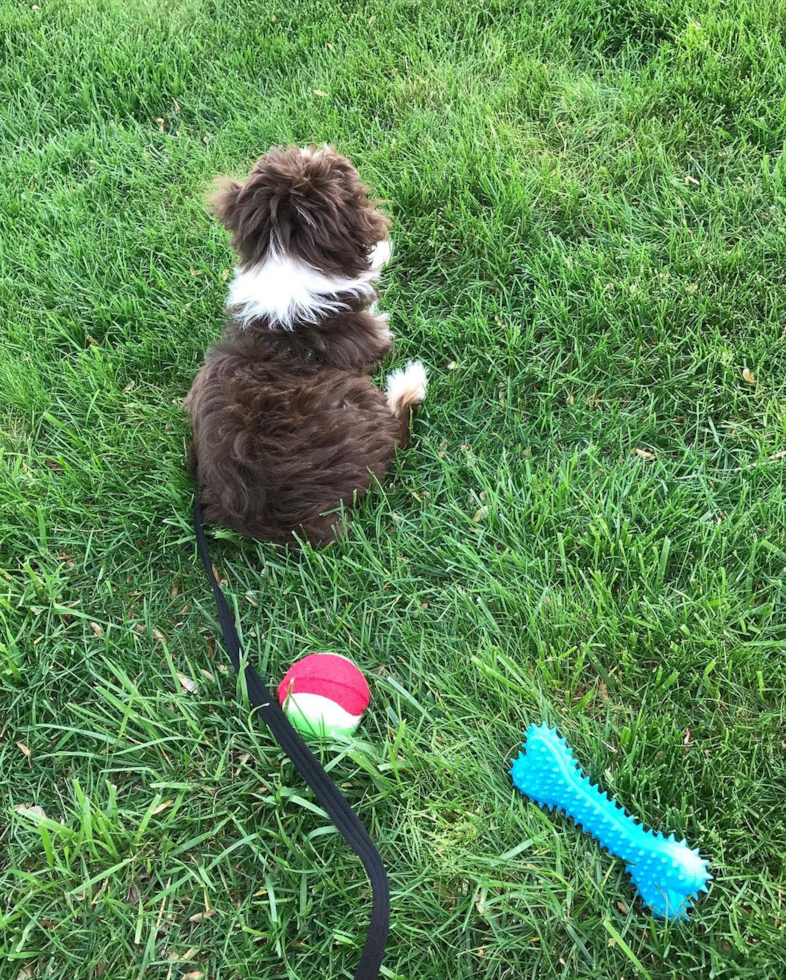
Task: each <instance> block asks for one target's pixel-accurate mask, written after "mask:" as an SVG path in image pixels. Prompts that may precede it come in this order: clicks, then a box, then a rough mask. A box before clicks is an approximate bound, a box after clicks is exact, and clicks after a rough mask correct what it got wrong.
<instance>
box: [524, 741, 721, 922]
mask: <svg viewBox="0 0 786 980" xmlns="http://www.w3.org/2000/svg"><path fill="white" fill-rule="evenodd" d="M510 775H511V776H512V777H513V783H514V785H515V786H516V788H517V789H519V790H520V791H521V792H522V793H524V794H525V795H526V796H529V797H530V799H532V800H534V801H535V802H536V803H538V804H539V805H540V806H543V807H556V808H557V809H558V810H564V811H565V814H566V816H568V817H572V818H573V820H574V821H575V822H576V824H577V825H578V826H579V827H581V828H582V830H585V831H586V832H587V833H589V834H591V835H592V836H593V837H594V838H595V839H596V840H597V841H599V842H600V843H601V845H602V846H603V847H605V848H606V850H607V851H609V852H610V853H611V854H613V855H615V856H616V857H620V858H622V860H623V861H624V862H625V866H626V870H627V872H628V874H629V875H630V876H631V878H632V880H633V884H634V885H635V886H636V888H637V889H638V892H639V894H640V895H641V897H642V899H643V900H644V903H645V905H648V906H649V908H650V909H652V912H653V914H654V915H656V916H657V917H658V918H666V917H668V918H673V919H680V918H687V911H688V908H689V906H690V900H691V899H692V898H694V897H695V896H696V895H698V893H699V892H700V891H707V882H708V881H709V880H710V879H711V878H712V875H711V874H709V872H708V871H707V862H706V861H705V860H704V859H703V858H701V857H700V856H699V852H698V850H691V848H689V847H688V845H687V844H686V843H685V841H684V840H681V841H677V840H675V839H674V834H672V835H671V837H669V838H666V837H664V836H663V834H660V833H656V832H654V831H652V830H648V829H647V828H645V827H642V826H641V825H640V824H638V823H636V822H635V820H634V819H633V817H631V816H630V815H629V814H627V813H626V812H625V810H624V809H623V808H622V807H621V806H620V805H619V803H617V802H616V801H614V800H612V799H610V798H609V796H608V795H607V794H605V793H601V791H600V790H599V789H598V788H597V786H593V785H592V783H591V782H590V780H589V778H588V777H587V776H585V775H584V774H583V773H582V771H581V768H580V767H579V764H578V762H577V761H576V760H575V758H574V757H573V753H572V752H571V750H570V749H569V748H568V746H567V743H566V742H565V739H564V738H560V737H559V735H557V733H556V731H555V730H554V729H553V728H549V727H548V726H547V725H530V727H529V728H528V729H527V734H526V741H525V743H524V751H523V752H522V753H521V754H520V755H519V756H518V758H517V759H515V760H514V762H513V766H512V768H511V770H510Z"/></svg>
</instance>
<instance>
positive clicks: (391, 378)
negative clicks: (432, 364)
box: [385, 361, 428, 412]
mask: <svg viewBox="0 0 786 980" xmlns="http://www.w3.org/2000/svg"><path fill="white" fill-rule="evenodd" d="M427 388H428V377H427V376H426V369H425V367H424V366H423V365H422V364H421V362H420V361H410V362H409V363H408V364H407V365H406V367H404V368H400V369H399V370H398V371H394V372H393V373H392V374H389V375H388V380H387V384H386V385H385V390H386V391H387V395H388V404H389V405H390V410H391V411H392V412H398V411H399V410H400V409H402V408H404V407H405V406H406V405H419V404H420V403H421V402H422V401H423V400H424V399H425V397H426V389H427Z"/></svg>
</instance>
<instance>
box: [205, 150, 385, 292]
mask: <svg viewBox="0 0 786 980" xmlns="http://www.w3.org/2000/svg"><path fill="white" fill-rule="evenodd" d="M210 203H211V206H212V210H213V213H214V214H215V215H216V216H217V217H218V219H219V220H220V221H221V223H222V224H223V225H224V226H225V227H226V228H227V229H228V230H229V231H231V232H232V244H233V246H234V248H235V250H236V251H237V253H238V255H239V257H240V262H241V264H242V266H243V267H244V268H251V267H252V266H255V265H258V264H260V263H262V262H264V261H265V259H267V258H268V257H269V256H270V255H278V256H286V257H288V258H292V259H297V260H299V261H301V262H304V263H307V264H308V265H310V266H313V267H314V268H315V269H318V270H319V271H320V272H322V273H324V274H326V275H330V276H344V277H347V278H354V277H356V276H358V275H361V274H362V273H363V272H368V271H370V270H376V269H377V268H378V267H379V266H380V265H381V264H383V262H384V259H385V258H386V257H387V255H388V254H389V248H388V243H387V237H388V222H387V219H386V217H385V216H384V215H383V214H382V212H381V211H379V210H378V209H377V202H375V201H373V200H371V199H370V198H369V195H368V190H367V189H366V187H365V186H364V185H363V183H362V182H361V180H360V177H359V176H358V172H357V170H355V168H354V167H353V166H352V164H351V163H350V162H349V160H347V158H346V157H344V156H341V154H340V153H337V152H336V151H335V150H334V149H333V148H332V147H330V146H324V147H322V148H317V147H310V148H308V149H298V148H297V147H293V148H288V149H272V150H270V151H269V152H268V153H266V154H265V156H263V157H261V158H260V159H259V160H258V161H257V163H256V166H255V167H254V169H253V170H252V171H251V174H250V175H249V176H248V177H247V178H246V180H244V181H238V180H226V181H224V183H223V184H222V186H221V187H220V188H219V189H218V190H217V191H216V193H215V194H214V195H213V197H212V198H211V202H210Z"/></svg>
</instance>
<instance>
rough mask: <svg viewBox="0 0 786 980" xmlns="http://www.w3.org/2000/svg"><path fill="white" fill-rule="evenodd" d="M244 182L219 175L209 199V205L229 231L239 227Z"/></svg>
mask: <svg viewBox="0 0 786 980" xmlns="http://www.w3.org/2000/svg"><path fill="white" fill-rule="evenodd" d="M242 190H243V183H242V181H239V180H233V179H232V178H231V177H219V178H218V179H217V180H216V184H215V188H214V190H213V191H212V192H211V193H210V195H209V196H208V199H207V206H208V208H209V209H210V211H211V212H212V213H213V214H214V215H215V216H216V217H217V218H218V220H219V221H220V222H221V224H222V225H223V226H224V227H225V228H227V229H228V230H229V231H235V230H236V229H237V210H238V207H237V205H238V200H239V198H240V192H241V191H242Z"/></svg>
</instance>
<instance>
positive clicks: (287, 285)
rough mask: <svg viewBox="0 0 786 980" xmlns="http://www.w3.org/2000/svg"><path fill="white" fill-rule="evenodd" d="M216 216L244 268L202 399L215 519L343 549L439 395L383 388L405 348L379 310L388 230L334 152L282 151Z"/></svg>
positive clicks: (198, 405)
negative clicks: (381, 368) (383, 368)
mask: <svg viewBox="0 0 786 980" xmlns="http://www.w3.org/2000/svg"><path fill="white" fill-rule="evenodd" d="M212 203H213V209H214V211H215V213H216V215H217V216H218V217H219V218H220V219H221V221H222V222H223V224H224V225H225V226H226V227H227V228H228V229H229V230H230V231H231V232H232V241H233V244H234V247H235V249H236V250H237V252H238V257H239V269H238V275H237V278H236V279H235V281H234V283H233V284H232V287H231V289H230V298H229V308H230V312H231V313H233V314H234V315H233V316H232V318H231V319H230V321H229V322H228V324H227V326H226V328H225V331H224V336H223V338H222V340H221V342H220V343H219V344H218V345H217V346H216V347H214V348H213V349H212V350H210V351H209V352H208V354H207V357H206V359H205V363H204V365H203V367H202V368H201V370H200V372H199V374H198V375H197V377H196V379H195V381H194V384H193V387H192V389H191V391H190V393H189V395H188V397H187V399H186V408H187V410H188V411H189V413H190V415H191V420H192V425H193V430H194V441H193V444H192V447H191V465H192V469H193V471H194V473H195V475H196V478H197V481H198V485H199V494H200V499H201V501H202V503H203V506H204V511H205V516H206V518H207V520H209V521H212V522H215V523H218V524H223V525H226V526H228V527H231V528H233V529H234V530H236V531H238V532H240V533H241V534H245V535H250V536H252V537H255V538H262V539H265V540H269V541H275V542H287V541H294V540H295V538H296V537H305V538H306V539H308V540H310V541H312V542H314V543H318V544H319V543H325V542H328V541H331V540H333V538H334V537H335V536H336V533H337V531H338V529H339V526H340V525H339V520H340V518H339V514H337V513H335V511H336V510H337V509H339V508H340V507H341V506H342V505H344V506H351V505H352V503H353V502H354V500H355V499H356V498H357V496H358V495H360V494H362V493H364V492H365V491H366V490H367V489H368V487H369V486H370V485H371V482H372V480H374V479H379V478H380V477H381V476H382V475H383V474H384V472H385V471H386V470H387V469H388V467H389V466H390V464H391V462H392V461H393V458H394V455H395V452H396V449H397V447H402V446H405V445H406V444H407V442H408V439H409V428H410V422H411V418H412V416H413V414H414V412H415V410H416V408H417V405H418V404H419V403H420V402H421V401H422V400H423V397H424V395H425V386H426V385H425V372H424V370H423V368H422V366H420V365H410V366H409V367H408V368H407V369H406V370H404V371H399V372H395V373H394V374H393V375H392V376H391V378H390V379H389V384H388V392H387V393H384V392H382V391H380V390H379V389H378V388H377V387H376V386H375V385H374V384H373V383H372V382H371V380H370V377H369V376H370V374H371V372H372V371H373V369H374V368H375V367H376V365H377V364H378V363H379V362H380V361H381V359H382V358H383V357H384V356H385V355H386V354H387V353H388V352H389V350H390V349H391V346H392V339H391V336H390V331H389V329H388V326H387V320H386V318H385V317H384V316H382V315H379V314H376V313H373V312H372V311H371V306H372V303H373V301H374V300H375V299H376V291H375V289H374V279H375V277H376V274H377V272H378V269H377V268H375V266H376V265H378V262H377V259H378V256H379V253H380V251H382V250H384V246H385V243H386V241H387V220H386V218H385V217H384V215H382V214H381V213H380V212H379V210H378V209H377V206H376V203H375V202H374V201H371V200H370V199H369V197H368V194H367V191H366V188H365V187H364V186H363V184H362V183H361V181H360V178H359V177H358V174H357V172H356V170H355V168H354V167H353V166H352V165H351V164H350V163H349V161H348V160H347V159H346V158H345V157H343V156H340V155H339V154H338V153H336V152H335V151H334V150H332V149H331V148H329V147H325V148H323V149H321V150H317V149H316V148H310V149H308V150H298V149H286V150H281V149H275V150H271V151H270V152H269V153H268V154H267V155H266V156H264V157H262V158H261V159H260V160H259V161H258V162H257V164H256V166H255V168H254V170H253V171H252V173H251V175H250V176H249V177H248V179H247V180H246V181H244V182H239V181H229V182H227V183H225V185H224V187H223V188H222V189H221V190H220V191H219V192H218V193H217V194H216V195H215V197H214V198H213V202H212Z"/></svg>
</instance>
